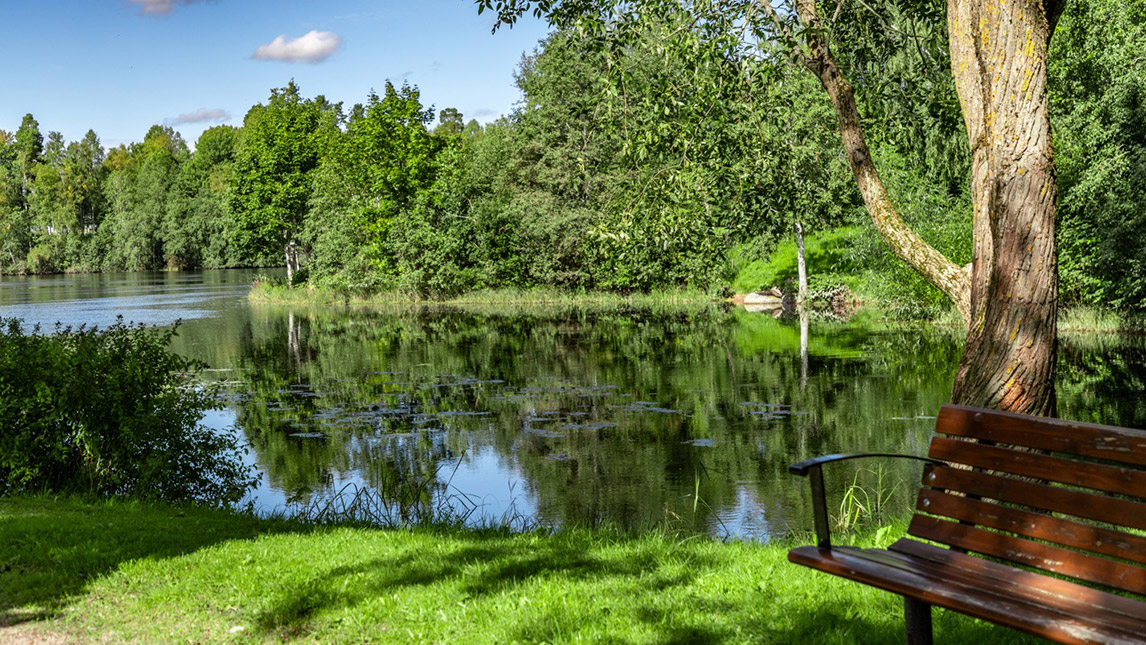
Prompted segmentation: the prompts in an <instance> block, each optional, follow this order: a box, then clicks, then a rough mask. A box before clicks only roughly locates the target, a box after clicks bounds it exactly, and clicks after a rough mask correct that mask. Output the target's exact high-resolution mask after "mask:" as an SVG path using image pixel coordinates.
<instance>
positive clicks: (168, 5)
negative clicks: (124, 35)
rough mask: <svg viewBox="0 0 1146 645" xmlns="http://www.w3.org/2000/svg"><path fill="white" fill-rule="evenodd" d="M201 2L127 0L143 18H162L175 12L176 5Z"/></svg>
mask: <svg viewBox="0 0 1146 645" xmlns="http://www.w3.org/2000/svg"><path fill="white" fill-rule="evenodd" d="M201 1H202V0H128V2H130V3H132V4H135V5H138V6H139V13H141V14H143V15H145V16H163V15H166V14H169V13H171V12H172V11H174V10H175V5H178V4H194V3H196V2H201Z"/></svg>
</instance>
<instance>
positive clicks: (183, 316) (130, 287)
mask: <svg viewBox="0 0 1146 645" xmlns="http://www.w3.org/2000/svg"><path fill="white" fill-rule="evenodd" d="M223 273H227V274H233V275H227V276H223V275H221V274H223ZM218 274H219V275H217V276H212V277H214V278H216V279H217V283H215V284H205V283H204V278H203V276H204V274H202V273H163V272H145V273H134V274H120V273H114V274H93V275H63V276H35V277H31V278H22V279H15V278H6V279H3V280H0V318H20V319H22V320H23V321H24V326H25V328H26V329H30V328H31V327H32V326H34V325H36V324H39V325H40V326H41V329H42V330H44V331H51V329H52V327H54V326H55V325H56V323H59V324H61V325H63V326H65V327H67V326H71V327H79V326H80V325H87V326H89V327H90V326H93V325H94V326H98V327H107V326H108V325H111V324H113V323H115V322H116V318H117V317H118V316H122V317H123V319H124V321H125V322H129V323H142V324H145V325H149V326H166V325H170V324H173V323H174V322H175V321H177V320H194V319H197V318H207V317H211V316H214V315H217V314H218V311H219V309H220V308H222V307H225V306H226V305H227V304H228V303H234V302H240V301H242V300H243V298H244V296H245V294H246V292H247V290H248V289H249V284H250V277H248V276H249V275H251V272H248V271H234V272H218ZM225 278H233V279H230V280H227V279H225Z"/></svg>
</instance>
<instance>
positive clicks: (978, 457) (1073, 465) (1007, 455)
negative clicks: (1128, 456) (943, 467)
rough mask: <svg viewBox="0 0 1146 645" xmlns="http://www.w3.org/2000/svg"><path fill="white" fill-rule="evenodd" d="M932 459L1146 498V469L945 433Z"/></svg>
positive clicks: (935, 443)
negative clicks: (1079, 458) (1007, 446)
mask: <svg viewBox="0 0 1146 645" xmlns="http://www.w3.org/2000/svg"><path fill="white" fill-rule="evenodd" d="M928 456H929V457H931V458H932V459H940V460H943V461H947V462H951V463H957V464H965V465H968V466H974V467H977V468H986V469H989V470H994V471H999V472H1004V473H1010V474H1013V475H1020V476H1023V477H1034V478H1036V479H1043V480H1046V481H1052V482H1058V483H1060V484H1069V485H1071V486H1080V487H1085V488H1091V489H1094V490H1099V491H1102V492H1105V493H1117V494H1119V495H1130V496H1133V497H1142V498H1146V470H1137V469H1134V468H1124V467H1117V466H1106V465H1103V464H1097V463H1093V462H1085V461H1075V460H1071V459H1063V458H1061V457H1053V456H1050V455H1045V454H1039V453H1036V452H1025V451H1021V450H1012V449H1009V448H1004V447H1002V446H990V445H984V444H980V443H972V442H968V441H959V440H957V439H947V438H945V437H935V438H934V439H933V440H932V441H931V449H930V451H929V452H928Z"/></svg>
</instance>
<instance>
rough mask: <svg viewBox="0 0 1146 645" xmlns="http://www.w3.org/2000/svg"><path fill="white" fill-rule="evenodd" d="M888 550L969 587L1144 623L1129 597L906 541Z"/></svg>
mask: <svg viewBox="0 0 1146 645" xmlns="http://www.w3.org/2000/svg"><path fill="white" fill-rule="evenodd" d="M888 549H889V550H892V551H894V552H896V553H902V554H907V555H910V556H912V557H913V558H915V559H916V560H927V561H929V562H932V563H933V564H934V565H935V566H936V567H937V569H936V571H939V572H941V575H947V576H954V577H957V578H959V579H960V580H970V581H972V584H978V585H984V584H986V585H987V586H989V587H990V588H992V589H997V590H998V592H999V593H1001V594H1012V595H1018V596H1030V597H1031V599H1032V602H1036V603H1038V604H1047V605H1055V606H1057V604H1062V603H1067V604H1069V603H1076V602H1081V603H1085V605H1086V606H1088V607H1093V608H1094V609H1095V615H1096V616H1097V615H1103V616H1105V615H1106V614H1111V613H1113V614H1119V615H1122V616H1125V617H1127V618H1129V619H1131V620H1133V621H1135V622H1136V623H1143V622H1146V605H1144V604H1143V603H1142V601H1141V600H1138V599H1136V598H1133V597H1127V596H1119V595H1115V594H1112V593H1109V592H1106V591H1102V590H1099V589H1095V588H1093V587H1086V586H1083V585H1080V584H1078V583H1076V582H1072V581H1070V580H1065V579H1062V578H1052V577H1050V576H1048V575H1045V574H1042V573H1037V572H1034V571H1026V570H1024V569H1018V568H1015V567H1013V566H1011V565H1009V564H1002V563H999V562H993V561H991V560H986V559H983V558H981V557H978V556H973V555H967V554H964V553H959V552H957V551H952V550H950V549H947V548H943V547H939V546H935V545H933V544H927V543H925V542H919V541H918V540H912V539H910V538H902V539H900V540H898V541H897V542H896V543H895V544H892V545H891V546H889V547H888ZM1104 620H1105V618H1104ZM1143 638H1146V631H1143Z"/></svg>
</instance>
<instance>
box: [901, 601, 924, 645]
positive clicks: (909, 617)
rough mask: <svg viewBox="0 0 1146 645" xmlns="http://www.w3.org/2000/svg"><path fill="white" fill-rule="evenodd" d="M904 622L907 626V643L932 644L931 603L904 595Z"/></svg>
mask: <svg viewBox="0 0 1146 645" xmlns="http://www.w3.org/2000/svg"><path fill="white" fill-rule="evenodd" d="M903 623H904V625H905V626H906V627H907V645H931V605H929V604H927V603H925V602H923V601H922V600H916V599H915V598H910V597H908V596H904V597H903Z"/></svg>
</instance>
